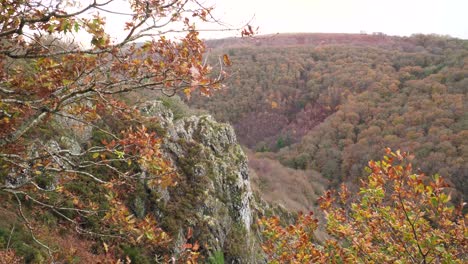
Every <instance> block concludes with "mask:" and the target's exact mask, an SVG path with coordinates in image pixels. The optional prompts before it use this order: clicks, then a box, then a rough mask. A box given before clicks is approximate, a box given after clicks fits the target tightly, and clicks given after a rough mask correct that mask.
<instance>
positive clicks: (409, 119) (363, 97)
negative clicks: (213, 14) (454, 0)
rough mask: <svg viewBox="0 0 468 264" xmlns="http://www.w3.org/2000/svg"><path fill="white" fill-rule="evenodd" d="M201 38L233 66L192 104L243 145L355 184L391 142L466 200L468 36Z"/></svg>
mask: <svg viewBox="0 0 468 264" xmlns="http://www.w3.org/2000/svg"><path fill="white" fill-rule="evenodd" d="M208 45H209V46H211V47H212V53H213V54H218V53H223V52H225V53H227V54H228V55H229V56H230V59H231V61H233V62H234V66H233V68H234V70H233V72H232V73H231V74H232V75H231V77H230V79H229V80H228V82H227V84H226V88H225V89H224V90H223V91H221V92H219V93H217V94H215V95H213V98H210V99H207V98H206V97H194V98H193V99H192V100H190V104H191V105H192V106H194V107H197V108H203V109H207V110H209V111H210V112H211V113H212V114H214V115H215V117H216V118H217V119H220V120H223V121H228V122H231V123H232V124H233V125H234V127H235V129H236V133H237V135H238V137H239V140H240V142H241V143H242V144H244V145H246V146H248V147H249V148H252V149H253V150H255V151H275V152H277V154H276V157H277V159H279V160H280V161H281V162H282V163H283V164H285V165H287V166H290V167H292V168H298V169H313V170H317V171H319V172H320V173H321V174H322V175H323V176H325V177H326V178H328V179H329V180H330V181H331V182H332V183H339V182H342V181H351V182H355V181H356V179H357V178H358V177H359V176H361V175H363V169H364V167H365V165H366V164H367V162H368V161H369V160H370V159H377V158H379V157H380V156H381V155H382V153H383V149H384V148H385V147H392V148H394V149H397V148H399V149H402V150H404V151H409V152H410V153H411V154H412V155H413V156H414V157H413V158H414V160H413V162H414V164H415V166H417V167H418V168H420V169H421V170H422V171H424V172H425V173H427V174H428V175H432V174H434V173H439V174H441V175H443V176H447V177H449V179H450V181H451V182H450V184H451V186H455V187H456V188H457V189H458V194H460V193H464V194H465V198H466V193H467V185H466V176H467V175H468V165H467V164H468V163H467V160H468V114H467V108H466V104H467V93H468V79H467V77H468V41H465V40H460V39H453V38H450V37H444V36H435V35H429V36H428V35H414V36H412V37H389V36H384V35H345V34H299V35H294V34H289V35H276V36H266V37H259V38H258V39H255V40H247V41H246V40H236V39H230V40H229V39H228V40H218V41H212V42H208ZM212 57H216V56H212ZM455 193H456V192H454V193H453V195H454V196H455V197H456V196H457V195H456V194H455ZM465 200H466V199H465Z"/></svg>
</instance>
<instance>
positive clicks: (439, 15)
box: [205, 0, 468, 39]
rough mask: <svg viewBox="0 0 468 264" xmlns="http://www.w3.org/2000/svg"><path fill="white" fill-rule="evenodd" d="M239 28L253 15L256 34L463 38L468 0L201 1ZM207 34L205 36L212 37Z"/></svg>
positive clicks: (466, 36) (467, 23) (467, 33)
mask: <svg viewBox="0 0 468 264" xmlns="http://www.w3.org/2000/svg"><path fill="white" fill-rule="evenodd" d="M205 2H207V3H215V5H216V7H217V8H216V13H215V14H216V15H217V16H218V17H220V19H222V20H223V21H225V22H227V23H230V24H233V25H239V24H241V23H242V22H246V21H248V20H249V19H250V18H252V17H253V16H254V21H253V24H254V25H255V26H259V28H260V33H262V34H270V33H278V32H280V33H282V32H332V33H359V32H360V31H365V32H367V33H372V32H383V33H385V34H388V35H405V36H407V35H411V34H414V33H424V34H430V33H436V34H441V35H450V36H453V37H458V38H464V39H468V13H467V12H468V0H205ZM217 36H219V34H218V35H216V34H211V35H210V37H217Z"/></svg>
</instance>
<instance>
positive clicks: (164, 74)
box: [0, 0, 253, 257]
mask: <svg viewBox="0 0 468 264" xmlns="http://www.w3.org/2000/svg"><path fill="white" fill-rule="evenodd" d="M83 2H84V1H56V0H19V1H18V0H1V2H0V3H1V8H0V68H1V70H0V166H1V168H0V182H1V183H0V195H1V196H2V199H3V198H5V199H6V200H13V201H15V202H16V203H17V205H18V207H17V209H18V214H19V215H20V217H21V218H22V219H23V222H24V224H25V226H27V228H28V229H29V230H30V231H31V235H32V236H33V238H34V240H35V241H36V242H37V243H39V244H41V245H42V246H44V247H46V248H47V249H48V250H49V253H50V255H51V257H52V255H53V254H52V250H51V249H50V248H49V247H47V245H45V244H44V243H42V242H41V241H40V240H39V239H37V238H36V236H35V233H34V232H33V230H34V229H35V226H34V222H33V221H31V215H30V213H28V212H27V211H28V210H27V209H28V208H29V207H30V206H36V208H37V210H49V211H51V212H53V214H54V215H56V216H59V217H60V218H61V219H62V220H66V221H68V222H69V223H70V224H72V225H73V226H74V227H75V229H76V230H77V231H78V232H79V233H86V234H93V235H99V236H105V237H112V238H120V239H125V240H126V241H130V243H131V244H142V243H144V242H145V241H147V242H149V244H153V245H154V244H164V243H165V242H166V241H167V240H168V238H167V235H166V234H165V233H164V231H162V230H161V229H159V228H157V223H156V221H155V219H154V218H152V217H150V216H146V217H144V218H142V219H137V218H136V217H135V216H134V214H132V212H131V211H130V210H129V208H128V207H127V206H126V205H125V203H124V202H123V197H122V196H123V194H124V193H126V192H128V191H131V190H134V188H135V185H136V183H137V182H141V181H142V179H143V180H144V182H145V184H147V185H150V186H161V187H167V186H170V185H171V184H172V183H173V178H174V177H175V172H174V169H173V168H172V167H171V164H170V162H169V161H168V160H166V159H165V158H164V157H162V155H161V152H160V145H161V140H160V138H158V137H157V134H156V132H155V129H154V128H148V127H147V126H148V124H151V123H152V122H156V120H155V119H154V118H153V119H151V118H150V117H145V116H143V115H141V114H140V112H139V111H138V110H137V109H135V108H134V107H133V106H131V105H128V104H126V103H125V101H124V100H123V98H122V96H121V95H122V94H128V93H130V92H139V91H143V90H151V91H160V92H162V93H164V94H166V95H174V94H176V93H179V92H181V91H183V92H184V93H185V94H186V95H187V96H189V95H190V93H193V92H200V93H202V94H205V95H208V94H210V93H211V92H212V91H213V90H215V89H217V88H219V87H220V82H221V81H222V79H223V78H224V75H225V72H224V71H223V69H222V67H223V65H225V64H226V61H227V62H229V58H227V56H225V57H224V64H223V63H222V62H223V61H222V60H220V62H221V63H220V65H219V66H220V68H219V74H215V73H214V72H213V70H212V69H213V68H212V67H211V66H209V65H207V64H206V63H205V62H204V61H203V53H204V52H205V46H204V43H203V41H201V40H200V39H199V37H198V35H199V32H198V31H197V29H196V28H195V23H194V22H195V21H205V22H206V21H213V17H212V16H211V13H210V12H211V11H212V8H211V7H204V6H202V5H201V4H200V3H199V2H198V1H196V0H188V1H186V0H145V1H140V0H130V1H128V5H129V9H128V12H126V13H120V12H116V11H113V10H112V7H111V3H112V2H113V0H109V1H99V0H93V1H89V2H88V3H83ZM80 3H81V4H80ZM102 14H106V15H107V14H112V15H114V16H120V17H121V18H122V19H125V20H126V23H125V28H123V29H122V31H123V32H124V33H125V36H124V37H123V39H121V40H114V39H113V38H112V36H110V35H108V34H107V33H106V30H105V29H106V28H105V25H106V18H105V16H103V15H102ZM251 33H253V32H252V30H251V29H246V30H244V31H243V32H242V35H250V34H251ZM77 34H85V35H86V36H88V38H89V40H90V41H89V43H87V44H84V45H82V44H80V43H77V42H75V41H74V39H75V38H76V37H77ZM170 34H179V35H177V36H178V37H174V38H172V39H171V38H170V37H168V35H170ZM67 133H68V134H72V135H73V136H72V137H78V138H79V137H80V136H81V137H83V138H86V139H87V140H84V141H81V142H80V141H79V140H78V143H79V144H78V143H76V141H71V142H70V141H69V140H68V141H67V140H65V141H64V140H59V139H57V138H55V136H56V135H57V134H61V135H63V134H67ZM77 144H78V146H77ZM85 189H86V190H88V192H85ZM98 195H100V196H99V198H97V196H98ZM90 196H92V197H90ZM96 201H100V203H96ZM26 207H28V208H26ZM92 218H94V219H95V220H96V219H98V220H99V221H102V223H101V225H100V226H99V228H92V227H90V225H91V222H90V219H92ZM147 245H148V244H147ZM108 250H110V249H109V248H107V246H106V252H107V251H108Z"/></svg>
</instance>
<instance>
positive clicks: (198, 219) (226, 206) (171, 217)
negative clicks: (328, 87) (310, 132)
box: [142, 101, 259, 263]
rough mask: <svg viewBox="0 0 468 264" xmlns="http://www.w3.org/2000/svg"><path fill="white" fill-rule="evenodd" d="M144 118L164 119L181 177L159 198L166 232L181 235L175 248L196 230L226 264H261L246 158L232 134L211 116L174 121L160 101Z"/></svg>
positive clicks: (166, 143)
mask: <svg viewBox="0 0 468 264" xmlns="http://www.w3.org/2000/svg"><path fill="white" fill-rule="evenodd" d="M142 112H143V113H145V114H147V115H151V116H158V117H159V118H160V119H161V124H162V126H163V130H164V131H165V136H164V144H163V147H164V149H165V152H166V155H167V156H168V157H169V158H170V159H171V160H172V161H173V164H174V167H175V168H177V169H178V171H179V174H180V179H179V182H178V185H177V186H176V187H172V188H169V189H168V190H166V191H160V192H159V193H160V197H161V199H160V200H159V201H160V203H159V204H158V206H157V207H158V210H159V212H158V216H159V219H160V221H161V223H162V225H163V227H165V228H166V229H168V231H169V232H170V233H173V234H174V233H177V234H179V238H178V241H176V243H175V244H176V247H175V248H177V244H181V243H185V241H184V236H183V235H184V234H185V231H186V229H187V228H189V227H191V228H192V229H193V230H194V236H193V242H195V241H197V242H198V243H199V244H200V245H201V246H202V253H203V254H204V255H206V256H209V255H212V254H213V253H215V252H222V253H223V254H224V257H225V260H226V262H227V263H258V262H259V261H258V260H257V259H256V256H258V254H257V252H258V249H259V248H258V245H257V242H256V240H255V237H256V236H255V235H254V234H253V233H254V232H253V231H252V230H251V225H252V222H253V220H252V218H253V212H252V206H253V205H252V203H253V195H252V191H251V188H250V181H249V174H248V164H247V158H246V155H245V154H244V152H243V151H242V149H241V147H240V146H239V145H238V144H237V140H236V135H235V133H234V130H233V128H232V127H231V126H230V125H228V124H221V123H217V122H216V121H215V120H214V119H213V118H212V117H211V116H209V115H203V116H189V117H183V118H180V119H178V120H173V115H172V113H171V111H170V110H169V109H167V108H166V107H164V105H163V104H162V103H161V102H159V101H152V102H148V103H147V105H146V106H145V107H144V108H143V110H142ZM175 254H177V252H175Z"/></svg>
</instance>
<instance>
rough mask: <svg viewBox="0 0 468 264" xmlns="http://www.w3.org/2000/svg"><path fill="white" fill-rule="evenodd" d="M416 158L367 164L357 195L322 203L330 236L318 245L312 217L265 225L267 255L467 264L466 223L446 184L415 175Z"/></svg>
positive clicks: (396, 156)
mask: <svg viewBox="0 0 468 264" xmlns="http://www.w3.org/2000/svg"><path fill="white" fill-rule="evenodd" d="M410 160H411V156H409V155H408V154H407V153H400V151H396V152H391V150H390V149H387V156H384V159H383V160H381V161H377V162H375V161H370V162H369V173H370V175H369V176H368V178H367V180H363V181H362V186H361V188H360V190H359V192H358V193H356V194H352V193H351V192H350V191H349V190H348V189H347V187H346V186H345V185H343V186H342V188H341V191H340V192H338V193H337V195H334V194H332V192H331V191H328V192H327V193H326V194H325V195H324V196H322V197H321V198H320V206H321V208H322V209H323V210H324V212H325V215H326V221H327V231H328V233H329V235H330V236H331V238H330V239H328V240H327V241H326V242H324V244H323V245H318V244H317V243H314V240H313V238H314V236H313V232H314V230H315V229H316V228H317V223H316V220H314V219H313V218H312V216H311V215H306V216H304V215H300V216H299V218H298V220H297V222H296V224H294V225H291V226H289V227H287V228H283V227H281V225H280V224H279V220H278V218H275V217H273V218H270V219H266V218H264V219H262V220H261V221H259V224H260V225H261V227H262V228H263V231H262V232H263V235H264V237H265V243H264V245H263V248H264V250H265V253H266V254H267V255H268V257H269V260H270V261H271V262H272V263H284V262H290V263H305V262H317V261H319V262H322V263H324V262H327V263H464V261H466V260H467V255H466V252H467V250H468V240H467V234H468V233H467V232H468V231H467V228H466V223H465V221H466V219H467V215H462V207H463V205H464V204H462V205H460V207H454V206H453V205H452V204H451V202H450V195H449V194H447V193H446V190H445V188H446V187H447V184H446V183H445V181H444V180H443V179H442V178H441V177H440V176H438V175H435V176H434V177H433V178H432V179H428V177H427V176H425V175H424V174H423V173H414V172H413V170H412V165H411V163H410Z"/></svg>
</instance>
